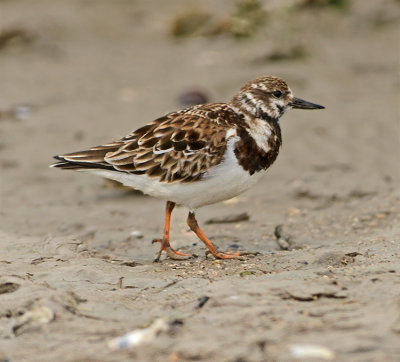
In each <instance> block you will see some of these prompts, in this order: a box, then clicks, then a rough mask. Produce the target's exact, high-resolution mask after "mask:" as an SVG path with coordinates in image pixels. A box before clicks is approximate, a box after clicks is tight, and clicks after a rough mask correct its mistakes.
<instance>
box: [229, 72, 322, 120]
mask: <svg viewBox="0 0 400 362" xmlns="http://www.w3.org/2000/svg"><path fill="white" fill-rule="evenodd" d="M231 105H232V106H234V107H235V108H237V109H238V110H239V111H240V112H241V113H243V114H245V115H247V116H249V117H251V118H273V119H278V118H279V117H281V116H282V115H283V114H284V113H285V112H286V111H287V110H288V109H290V108H299V109H323V108H325V107H323V106H320V105H318V104H315V103H311V102H308V101H305V100H303V99H300V98H296V97H294V96H293V93H292V91H291V89H290V88H289V86H288V85H287V83H286V82H285V81H284V80H282V79H280V78H278V77H273V76H267V77H261V78H257V79H255V80H253V81H251V82H249V83H247V84H246V85H245V86H244V87H242V88H241V89H240V91H239V93H237V94H236V95H235V96H234V97H233V98H232V100H231Z"/></svg>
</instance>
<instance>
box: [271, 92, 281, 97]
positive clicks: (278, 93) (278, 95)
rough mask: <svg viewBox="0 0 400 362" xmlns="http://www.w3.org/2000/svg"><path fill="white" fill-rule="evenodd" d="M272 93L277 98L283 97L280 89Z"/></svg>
mask: <svg viewBox="0 0 400 362" xmlns="http://www.w3.org/2000/svg"><path fill="white" fill-rule="evenodd" d="M272 95H273V96H274V97H275V98H281V97H282V92H281V91H280V90H277V91H275V92H273V93H272Z"/></svg>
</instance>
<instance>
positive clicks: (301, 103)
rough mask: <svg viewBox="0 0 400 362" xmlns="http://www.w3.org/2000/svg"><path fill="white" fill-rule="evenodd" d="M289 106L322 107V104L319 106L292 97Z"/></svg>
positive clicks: (303, 107)
mask: <svg viewBox="0 0 400 362" xmlns="http://www.w3.org/2000/svg"><path fill="white" fill-rule="evenodd" d="M290 106H292V107H293V108H299V109H324V108H325V107H324V106H320V105H319V104H315V103H311V102H307V101H305V100H304V99H300V98H296V97H293V101H292V102H291V103H290Z"/></svg>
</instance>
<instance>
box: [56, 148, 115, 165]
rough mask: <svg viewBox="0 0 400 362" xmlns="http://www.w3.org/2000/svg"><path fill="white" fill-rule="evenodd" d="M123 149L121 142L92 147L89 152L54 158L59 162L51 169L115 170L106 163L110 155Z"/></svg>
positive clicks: (67, 154)
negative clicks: (107, 156)
mask: <svg viewBox="0 0 400 362" xmlns="http://www.w3.org/2000/svg"><path fill="white" fill-rule="evenodd" d="M120 147H121V144H120V143H119V142H114V143H109V144H107V145H102V146H97V147H92V148H90V149H89V150H85V151H78V152H73V153H66V154H64V155H57V156H54V158H55V159H56V160H58V162H56V163H53V164H52V165H50V167H54V168H61V169H63V170H89V169H106V170H114V168H113V167H112V166H111V165H110V164H109V163H107V162H106V161H105V157H106V155H107V154H108V153H112V152H115V151H116V150H118V149H119V148H120Z"/></svg>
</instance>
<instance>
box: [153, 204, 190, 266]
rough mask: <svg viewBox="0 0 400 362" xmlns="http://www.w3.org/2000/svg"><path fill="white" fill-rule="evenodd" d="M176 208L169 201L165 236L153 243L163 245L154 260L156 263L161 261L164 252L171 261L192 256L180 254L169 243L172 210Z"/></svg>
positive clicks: (166, 212) (166, 211)
mask: <svg viewBox="0 0 400 362" xmlns="http://www.w3.org/2000/svg"><path fill="white" fill-rule="evenodd" d="M174 207H175V203H174V202H172V201H167V206H166V210H165V226H164V235H163V238H162V239H154V240H153V243H157V242H158V243H161V248H160V251H159V252H158V253H157V256H156V258H155V259H154V262H157V261H160V258H161V254H162V252H163V251H165V252H166V253H167V255H168V256H169V257H170V258H171V259H176V260H181V259H182V258H179V256H181V257H187V256H190V254H184V253H180V252H179V251H176V250H174V249H173V248H172V246H171V245H170V243H169V229H170V224H171V214H172V210H173V209H174Z"/></svg>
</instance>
